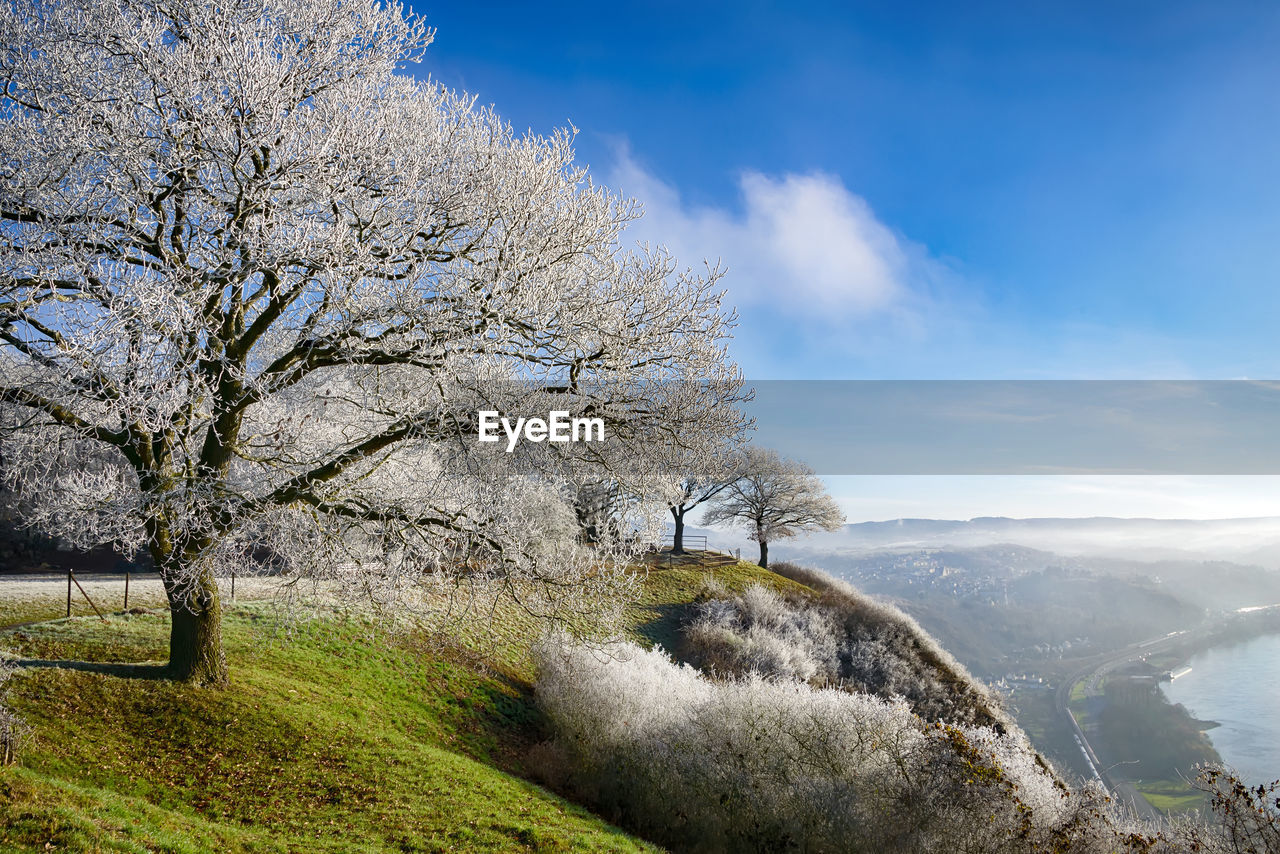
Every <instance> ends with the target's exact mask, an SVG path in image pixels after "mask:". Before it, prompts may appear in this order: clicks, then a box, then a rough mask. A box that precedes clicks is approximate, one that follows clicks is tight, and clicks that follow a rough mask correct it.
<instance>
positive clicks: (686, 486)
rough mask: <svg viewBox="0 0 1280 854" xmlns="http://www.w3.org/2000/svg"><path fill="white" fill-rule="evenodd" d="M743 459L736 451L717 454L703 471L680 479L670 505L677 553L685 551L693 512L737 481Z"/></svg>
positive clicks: (674, 548) (675, 552)
mask: <svg viewBox="0 0 1280 854" xmlns="http://www.w3.org/2000/svg"><path fill="white" fill-rule="evenodd" d="M735 438H737V437H735ZM739 459H740V458H739V456H738V455H737V454H736V453H728V452H726V453H724V454H720V455H716V456H714V457H712V458H711V459H709V460H707V462H706V463H705V465H704V468H703V470H702V471H701V472H699V473H696V474H686V475H685V476H684V477H682V478H680V481H679V482H678V483H677V484H676V486H675V488H674V489H673V490H672V497H671V498H670V499H669V501H670V503H669V505H668V507H667V509H668V510H669V511H670V512H671V519H672V522H673V523H674V525H675V530H674V534H673V536H672V539H671V551H672V553H673V554H678V555H679V554H684V526H685V520H686V518H687V517H688V515H689V513H691V512H692V511H693V510H695V509H697V508H698V507H701V506H702V505H703V504H706V503H707V502H708V501H711V500H712V499H714V498H715V497H716V496H717V495H719V494H720V493H722V492H724V491H725V490H726V489H728V488H729V487H730V486H732V485H733V482H734V481H735V480H737V478H738V469H737V463H738V460H739Z"/></svg>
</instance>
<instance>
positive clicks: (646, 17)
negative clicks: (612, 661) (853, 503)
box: [416, 0, 1280, 516]
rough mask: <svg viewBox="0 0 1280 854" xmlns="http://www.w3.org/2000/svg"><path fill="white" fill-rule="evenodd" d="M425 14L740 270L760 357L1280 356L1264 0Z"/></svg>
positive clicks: (1144, 371)
mask: <svg viewBox="0 0 1280 854" xmlns="http://www.w3.org/2000/svg"><path fill="white" fill-rule="evenodd" d="M416 11H418V12H420V13H422V14H423V15H424V16H425V17H426V19H427V21H428V23H429V24H430V25H432V26H434V27H436V28H437V29H438V33H437V38H436V43H435V44H434V45H433V46H432V48H431V49H430V51H429V52H428V55H427V58H426V59H425V60H424V62H423V65H422V69H421V72H420V73H430V74H431V75H432V76H434V77H436V78H437V79H439V80H440V81H442V82H443V83H445V84H446V85H448V86H450V87H453V88H458V89H464V90H467V91H469V92H471V93H473V94H476V95H478V96H479V98H480V100H481V101H482V102H484V103H492V104H494V105H495V106H496V108H497V110H498V112H499V113H500V114H502V115H503V116H504V117H506V118H507V119H508V120H509V121H511V122H512V123H513V124H514V125H515V126H516V127H517V128H518V129H524V128H532V129H533V130H535V131H539V132H546V131H550V130H552V129H553V128H555V127H558V126H562V125H564V124H566V123H568V122H572V123H573V124H574V125H575V126H577V127H578V128H580V129H581V134H580V135H579V138H578V151H579V157H580V159H581V160H583V161H585V162H586V163H588V164H590V166H591V169H592V172H593V174H594V175H595V177H596V179H597V180H601V181H603V182H605V183H607V184H609V185H610V186H614V187H618V188H620V189H622V190H624V191H626V192H628V193H629V194H633V195H635V196H637V197H638V198H640V199H641V201H642V202H644V203H645V206H646V209H647V211H648V213H647V215H646V217H645V220H644V221H643V222H642V223H641V224H640V225H639V226H637V227H636V228H635V229H634V232H635V234H634V236H636V237H637V238H643V239H648V240H653V241H658V242H663V243H665V244H667V245H669V246H670V247H671V248H672V249H673V250H674V251H676V252H677V253H678V254H679V256H680V257H681V260H682V261H684V262H686V263H690V264H698V263H700V262H701V260H702V259H703V258H707V257H709V258H712V259H715V258H719V259H720V260H721V261H722V262H723V263H724V264H725V265H726V266H727V267H728V268H729V275H728V276H727V277H726V279H725V286H726V287H727V288H728V289H729V299H730V302H731V303H733V304H735V305H736V306H737V307H738V309H739V312H740V314H741V325H740V328H739V330H738V337H737V340H736V341H735V350H734V355H735V357H736V358H737V359H738V360H739V361H740V363H741V364H742V365H743V366H744V370H745V371H746V373H747V375H748V377H749V378H753V379H754V378H760V379H764V378H806V379H807V378H857V379H895V378H915V379H951V378H966V379H977V378H1010V379H1023V378H1089V379H1094V378H1098V379H1104V378H1105V379H1113V378H1126V379H1182V378H1197V379H1227V378H1241V377H1250V378H1274V377H1276V376H1277V375H1280V370H1277V368H1280V348H1278V347H1277V346H1276V345H1275V343H1274V342H1275V337H1276V336H1275V326H1276V317H1277V314H1278V313H1280V287H1277V284H1278V283H1280V256H1278V255H1277V251H1276V248H1277V247H1280V192H1278V191H1280V158H1277V157H1276V152H1277V144H1276V143H1277V139H1280V109H1278V107H1280V103H1278V102H1280V85H1277V84H1280V6H1277V5H1276V4H1273V3H1261V2H1257V3H1232V2H1200V3H1186V2H1166V3H1160V4H1155V3H1132V2H1122V1H1121V2H1094V3H1085V2H1025V0H1022V2H1009V3H983V2H970V3H963V4H961V3H893V4H885V3H875V4H872V3H840V4H807V5H804V6H803V7H801V5H800V4H787V5H783V4H768V3H750V2H739V3H733V4H695V3H687V2H686V3H680V4H675V3H643V4H623V3H613V4H574V3H559V4H523V3H520V4H517V3H511V4H504V3H486V4H457V3H455V4H448V5H444V4H442V5H440V6H438V7H432V6H429V5H428V6H420V7H417V8H416ZM1278 487H1280V485H1278ZM1274 491H1275V492H1276V493H1277V494H1278V495H1280V488H1277V489H1276V490H1274ZM1263 492H1265V490H1264V491H1263ZM922 506H923V505H922ZM1044 506H1046V507H1047V506H1048V505H1044ZM1221 506H1223V507H1225V505H1221ZM1250 506H1253V505H1250ZM1255 509H1256V508H1255ZM1274 509H1275V511H1276V512H1280V504H1277V505H1275V508H1274ZM982 512H985V511H984V510H983V509H982V508H981V507H976V506H975V509H974V513H975V514H979V513H982ZM874 515H875V514H871V516H874ZM885 515H887V516H896V515H901V514H898V513H890V514H885ZM922 515H929V514H927V513H924V514H922ZM1021 515H1034V514H1032V513H1025V514H1021ZM1133 515H1139V514H1138V513H1137V512H1135V513H1134V514H1133ZM1213 515H1226V514H1225V513H1214V514H1213Z"/></svg>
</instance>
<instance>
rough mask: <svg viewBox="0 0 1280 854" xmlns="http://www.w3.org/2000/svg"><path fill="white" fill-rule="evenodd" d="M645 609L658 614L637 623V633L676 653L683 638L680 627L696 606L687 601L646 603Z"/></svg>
mask: <svg viewBox="0 0 1280 854" xmlns="http://www.w3.org/2000/svg"><path fill="white" fill-rule="evenodd" d="M645 609H646V610H648V611H651V612H654V613H655V614H656V616H654V617H653V618H652V619H649V620H645V621H644V622H643V623H639V624H638V625H636V627H635V633H636V634H638V635H640V636H641V637H643V638H644V639H645V640H647V641H649V642H650V643H655V644H660V645H661V646H662V648H663V649H665V650H666V651H667V652H668V653H670V654H672V655H675V654H676V652H677V650H678V649H679V647H680V645H681V641H682V640H683V639H682V637H681V634H680V629H681V627H682V626H683V625H684V624H685V623H686V622H688V620H689V618H690V617H691V616H692V614H693V611H694V606H693V605H691V604H689V603H687V602H670V603H661V604H656V605H646V606H645Z"/></svg>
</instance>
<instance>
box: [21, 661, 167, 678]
mask: <svg viewBox="0 0 1280 854" xmlns="http://www.w3.org/2000/svg"><path fill="white" fill-rule="evenodd" d="M5 661H6V662H7V663H8V664H9V665H11V666H13V667H17V668H31V669H33V670H38V669H58V670H79V671H82V672H85V673H101V674H103V675H105V676H119V677H121V678H123V679H169V678H171V677H170V671H169V665H168V663H163V664H162V663H158V662H147V663H132V664H130V663H123V662H115V661H74V660H71V659H60V658H6V659H5Z"/></svg>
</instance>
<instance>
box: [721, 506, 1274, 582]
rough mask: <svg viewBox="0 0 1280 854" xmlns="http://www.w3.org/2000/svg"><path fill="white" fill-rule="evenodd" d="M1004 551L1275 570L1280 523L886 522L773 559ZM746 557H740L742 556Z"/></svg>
mask: <svg viewBox="0 0 1280 854" xmlns="http://www.w3.org/2000/svg"><path fill="white" fill-rule="evenodd" d="M699 533H706V534H708V536H709V539H710V540H711V541H712V542H720V543H724V544H726V545H733V546H742V545H743V544H744V543H745V540H746V538H745V536H743V535H742V534H739V533H736V532H735V533H732V534H730V533H726V532H720V531H706V532H703V531H700V532H699ZM1000 543H1010V544H1016V545H1021V546H1027V547H1030V548H1035V549H1041V550H1044V551H1051V552H1055V553H1057V554H1061V555H1089V556H1108V557H1121V558H1130V559H1136V560H1167V559H1177V558H1198V559H1205V560H1229V561H1234V562H1236V563H1245V564H1257V565H1259V566H1264V567H1266V568H1268V569H1280V517H1276V516H1266V517H1259V518H1252V519H1207V520H1206V519H1119V518H1110V517H1103V516H1098V517H1092V518H1082V519H1071V518H1061V519H1055V518H1047V519H1011V518H1007V517H1003V516H982V517H978V518H975V519H969V520H967V521H963V520H955V519H891V520H886V521H880V522H859V523H856V524H852V525H846V526H845V527H844V528H843V529H841V530H840V531H837V532H835V533H820V534H814V535H811V536H808V537H803V538H800V539H796V540H790V541H786V542H785V543H778V544H776V546H777V547H778V548H781V549H782V550H783V551H778V548H775V552H776V553H778V554H779V555H783V554H784V552H785V554H786V555H793V556H799V555H807V554H813V555H816V554H822V553H828V554H829V553H847V552H854V553H865V552H877V551H886V550H892V549H919V548H944V547H950V548H973V547H979V546H987V545H995V544H1000ZM747 554H748V552H747V551H744V552H743V555H744V556H746V555H747Z"/></svg>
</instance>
